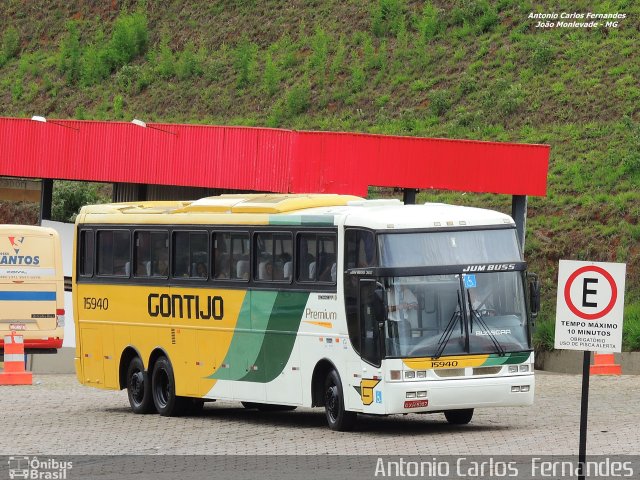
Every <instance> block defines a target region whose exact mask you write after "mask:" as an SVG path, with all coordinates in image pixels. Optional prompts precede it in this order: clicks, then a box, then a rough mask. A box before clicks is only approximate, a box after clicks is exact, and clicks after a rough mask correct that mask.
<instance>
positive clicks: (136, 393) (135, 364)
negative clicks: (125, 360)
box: [127, 357, 156, 414]
mask: <svg viewBox="0 0 640 480" xmlns="http://www.w3.org/2000/svg"><path fill="white" fill-rule="evenodd" d="M127 395H128V397H129V404H130V405H131V410H132V411H133V413H140V414H146V413H153V412H155V411H156V410H155V406H154V404H153V396H152V395H151V380H150V379H149V375H148V374H147V372H145V370H144V365H143V364H142V360H141V359H140V357H134V358H132V359H131V362H129V367H128V368H127Z"/></svg>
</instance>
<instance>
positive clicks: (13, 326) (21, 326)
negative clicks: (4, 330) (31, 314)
mask: <svg viewBox="0 0 640 480" xmlns="http://www.w3.org/2000/svg"><path fill="white" fill-rule="evenodd" d="M26 329H27V326H26V325H25V324H24V323H10V324H9V330H26Z"/></svg>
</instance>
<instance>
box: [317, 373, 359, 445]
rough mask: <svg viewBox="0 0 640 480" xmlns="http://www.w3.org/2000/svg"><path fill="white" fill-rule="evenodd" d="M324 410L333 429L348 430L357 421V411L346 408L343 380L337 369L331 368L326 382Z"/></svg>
mask: <svg viewBox="0 0 640 480" xmlns="http://www.w3.org/2000/svg"><path fill="white" fill-rule="evenodd" d="M324 411H325V415H326V417H327V423H328V424H329V428H330V429H331V430H336V431H338V432H346V431H349V430H351V429H352V428H353V427H354V425H355V423H356V415H357V414H356V412H348V411H346V410H345V409H344V395H343V393H342V382H341V381H340V376H339V375H338V372H336V371H335V370H331V372H329V375H327V378H326V379H325V382H324Z"/></svg>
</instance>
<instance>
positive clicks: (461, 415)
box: [444, 408, 473, 425]
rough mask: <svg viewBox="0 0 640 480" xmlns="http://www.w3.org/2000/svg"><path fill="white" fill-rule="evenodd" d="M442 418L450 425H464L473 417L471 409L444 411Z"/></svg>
mask: <svg viewBox="0 0 640 480" xmlns="http://www.w3.org/2000/svg"><path fill="white" fill-rule="evenodd" d="M444 416H445V418H446V419H447V422H449V423H450V424H451V425H466V424H467V423H469V422H470V421H471V418H472V417H473V408H465V409H463V410H446V411H445V412H444Z"/></svg>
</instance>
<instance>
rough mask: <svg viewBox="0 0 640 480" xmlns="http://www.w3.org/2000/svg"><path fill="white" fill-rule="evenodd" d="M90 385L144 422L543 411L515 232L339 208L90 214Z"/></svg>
mask: <svg viewBox="0 0 640 480" xmlns="http://www.w3.org/2000/svg"><path fill="white" fill-rule="evenodd" d="M74 257H75V267H74V274H75V277H74V288H73V295H74V307H75V308H74V311H75V322H76V335H77V339H76V341H77V343H76V344H77V350H76V359H75V361H76V371H77V376H78V379H79V380H80V382H81V383H83V384H85V385H91V386H94V387H99V388H108V389H123V388H126V389H127V390H128V396H129V402H130V404H131V408H132V409H133V411H134V412H136V413H148V412H152V411H157V412H158V413H160V414H161V415H165V416H171V415H177V414H180V413H181V412H185V411H187V410H191V411H193V410H197V409H199V408H201V407H202V404H203V402H204V401H206V400H213V399H224V400H235V401H241V402H243V404H244V405H245V407H248V408H259V409H264V410H266V409H276V408H280V409H293V408H295V407H296V406H306V407H315V406H318V407H320V406H323V407H324V409H325V413H326V417H327V421H328V424H329V426H330V427H331V428H332V429H335V430H347V429H349V428H350V427H352V426H353V424H354V421H355V419H356V415H357V414H358V413H366V414H379V415H387V414H394V413H432V412H444V414H445V416H446V419H447V420H448V421H449V422H451V423H458V424H463V423H467V422H469V421H470V420H471V417H472V414H473V411H474V408H477V407H492V406H518V405H529V404H531V403H532V401H533V393H534V375H533V363H534V358H533V351H532V348H531V318H532V314H535V312H536V311H537V303H538V302H539V300H538V298H539V297H538V295H539V294H538V293H537V282H536V281H533V280H528V277H527V274H526V270H525V263H524V262H523V260H522V253H521V251H520V248H519V243H518V241H517V235H516V230H515V226H514V222H513V220H512V219H511V218H510V217H509V216H507V215H503V214H501V213H497V212H493V211H488V210H480V209H475V208H466V207H455V206H448V205H442V204H425V205H403V204H402V203H401V202H399V201H397V200H369V201H367V200H363V199H361V198H358V197H352V196H340V195H275V194H270V195H265V194H247V195H223V196H220V197H210V198H203V199H201V200H197V201H193V202H141V203H119V204H110V205H96V206H87V207H84V208H83V209H82V210H81V212H80V214H79V215H78V217H77V221H76V241H75V255H74Z"/></svg>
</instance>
